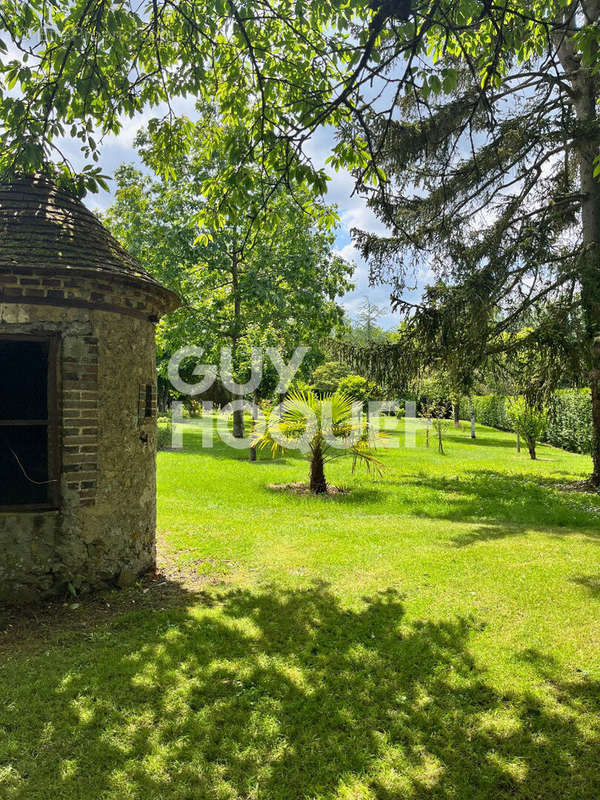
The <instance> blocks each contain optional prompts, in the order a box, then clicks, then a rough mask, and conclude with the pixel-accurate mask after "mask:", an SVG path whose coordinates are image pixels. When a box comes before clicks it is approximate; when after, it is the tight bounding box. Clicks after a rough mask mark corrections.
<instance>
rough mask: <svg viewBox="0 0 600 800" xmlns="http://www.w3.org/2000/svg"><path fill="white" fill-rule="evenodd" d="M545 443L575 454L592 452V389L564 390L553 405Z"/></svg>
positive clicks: (553, 399)
mask: <svg viewBox="0 0 600 800" xmlns="http://www.w3.org/2000/svg"><path fill="white" fill-rule="evenodd" d="M549 411H550V413H549V417H548V428H547V430H546V435H545V437H544V441H545V442H548V444H552V445H554V446H555V447H562V448H563V450H570V451H571V452H573V453H591V452H592V396H591V392H590V390H589V389H562V390H561V391H559V392H556V393H555V394H554V395H553V396H552V400H551V402H550V404H549Z"/></svg>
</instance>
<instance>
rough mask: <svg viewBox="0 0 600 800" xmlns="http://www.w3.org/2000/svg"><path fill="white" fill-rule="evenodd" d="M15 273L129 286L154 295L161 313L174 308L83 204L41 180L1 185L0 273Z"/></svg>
mask: <svg viewBox="0 0 600 800" xmlns="http://www.w3.org/2000/svg"><path fill="white" fill-rule="evenodd" d="M18 269H35V270H39V271H42V272H43V273H46V272H47V273H48V275H49V276H55V275H65V274H69V275H73V276H75V275H81V276H84V277H85V276H89V277H97V278H102V279H107V278H109V279H111V280H112V281H113V282H114V281H116V282H118V283H121V284H126V285H132V284H134V285H136V286H137V287H138V288H144V289H145V291H146V292H153V293H154V292H155V293H156V295H157V296H158V297H159V298H160V299H161V301H162V302H161V305H162V306H163V307H164V312H163V313H167V312H169V311H172V310H174V309H175V308H177V306H178V305H179V298H178V297H177V296H176V295H175V294H174V293H173V292H171V291H170V290H169V289H166V288H165V287H164V286H163V285H162V284H161V283H159V282H158V281H157V280H156V279H155V278H153V277H152V276H151V275H150V274H149V273H148V272H146V271H145V270H144V269H143V268H142V266H141V265H140V264H139V263H138V262H137V261H136V259H135V258H133V256H131V255H130V254H129V253H128V252H127V251H126V250H125V249H124V248H123V247H122V246H121V245H120V244H119V242H117V240H116V239H115V238H114V237H113V236H112V234H111V233H110V232H109V231H108V230H107V229H106V228H105V227H104V226H103V225H102V223H101V222H100V221H99V220H98V219H97V217H95V216H94V214H92V213H91V211H89V210H88V209H87V208H86V207H85V206H84V205H83V203H81V202H80V201H79V200H77V199H75V198H73V197H72V196H70V195H69V194H67V193H65V192H63V191H61V190H60V189H57V188H56V186H55V185H54V184H53V183H51V182H49V181H48V180H46V179H45V178H42V177H34V178H22V179H19V180H16V181H14V182H11V183H9V184H0V273H2V271H5V270H10V271H14V270H18Z"/></svg>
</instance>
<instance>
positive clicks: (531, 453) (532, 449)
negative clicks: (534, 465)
mask: <svg viewBox="0 0 600 800" xmlns="http://www.w3.org/2000/svg"><path fill="white" fill-rule="evenodd" d="M527 449H528V450H529V456H530V458H531V460H532V461H535V460H536V459H537V455H536V452H535V443H534V444H528V445H527Z"/></svg>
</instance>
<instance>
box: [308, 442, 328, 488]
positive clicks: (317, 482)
mask: <svg viewBox="0 0 600 800" xmlns="http://www.w3.org/2000/svg"><path fill="white" fill-rule="evenodd" d="M310 490H311V492H314V494H327V481H326V480H325V464H324V463H323V451H322V450H321V446H320V445H318V446H317V447H315V448H314V449H313V451H312V458H311V461H310Z"/></svg>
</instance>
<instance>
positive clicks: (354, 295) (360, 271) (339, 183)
mask: <svg viewBox="0 0 600 800" xmlns="http://www.w3.org/2000/svg"><path fill="white" fill-rule="evenodd" d="M185 105H186V104H184V103H181V108H179V109H176V111H177V113H189V111H190V109H188V108H186V107H185ZM153 116H160V111H157V110H153V111H152V112H149V113H148V114H147V115H146V114H145V115H142V116H140V117H137V118H136V119H134V120H127V121H126V122H125V124H124V126H123V129H122V131H121V133H120V134H119V135H118V136H107V137H106V138H105V140H104V146H103V150H102V158H101V164H102V169H103V171H104V172H105V174H107V175H109V176H110V175H112V174H113V173H114V171H115V169H116V168H117V167H118V166H119V164H121V163H123V162H134V163H135V162H137V161H138V159H137V157H136V152H135V149H134V139H135V136H136V133H137V131H138V130H139V129H140V127H142V126H143V125H144V124H145V123H146V122H147V120H148V119H149V118H151V117H153ZM190 116H193V114H190ZM332 141H333V133H332V131H331V130H327V129H324V130H322V131H321V132H320V133H318V134H317V135H316V136H314V137H313V140H312V141H311V142H310V144H309V148H308V152H309V154H310V156H311V158H312V159H313V160H314V162H315V164H316V165H318V166H325V159H326V158H327V156H328V155H329V152H330V148H331V145H332ZM78 146H79V142H73V141H69V140H66V141H64V142H61V148H62V149H63V150H64V151H65V152H66V154H67V155H68V156H69V157H70V158H72V159H73V162H74V164H76V165H78V164H80V163H81V157H80V154H79V153H78ZM111 184H112V182H111ZM111 184H109V185H111ZM353 188H354V182H353V179H352V176H351V175H350V174H349V173H347V172H338V173H335V172H332V173H331V181H330V184H329V191H328V195H327V202H328V203H332V204H335V205H337V207H338V213H339V215H340V227H339V230H338V235H337V239H336V248H337V250H338V252H339V253H340V254H341V255H342V256H343V257H344V258H345V259H346V260H347V261H349V262H351V263H353V264H354V265H355V273H354V279H353V280H354V283H355V289H354V291H352V292H350V293H348V294H347V295H345V296H344V297H343V298H342V300H341V304H342V305H343V307H344V308H345V309H346V310H347V312H348V313H349V314H350V316H354V315H355V314H356V312H357V311H358V308H359V306H360V304H361V302H363V300H364V298H365V297H368V298H369V300H370V301H371V302H372V303H375V304H376V305H378V306H380V307H381V308H382V309H384V311H385V313H384V315H383V316H382V317H381V318H380V320H379V324H380V325H381V326H382V327H383V328H386V329H390V328H393V327H395V326H396V325H398V324H399V322H400V317H399V315H398V314H394V313H393V312H392V310H391V307H390V301H389V295H390V287H389V286H375V287H373V286H369V277H368V267H367V264H366V263H365V262H364V260H363V259H362V258H361V257H360V255H359V253H358V252H357V250H356V249H355V248H354V246H353V244H352V239H351V236H350V230H351V229H352V228H354V227H356V228H361V229H363V230H367V231H370V232H372V233H373V232H376V233H384V232H385V228H384V226H383V225H382V224H381V223H380V222H379V220H377V218H376V217H375V215H374V214H373V213H372V212H371V211H370V210H369V209H368V208H367V206H366V203H365V201H364V200H363V199H362V198H360V197H357V196H356V195H353ZM85 202H86V204H87V205H88V206H89V207H90V208H91V209H93V210H100V211H102V210H104V209H106V208H107V207H108V206H109V205H110V203H111V193H110V192H100V193H99V194H97V195H93V194H89V195H88V196H87V197H86V199H85ZM425 275H426V271H425V270H424V271H423V277H425ZM419 284H422V281H419ZM419 293H420V292H419V290H417V291H416V292H410V295H411V296H415V294H416V295H418V294H419Z"/></svg>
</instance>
